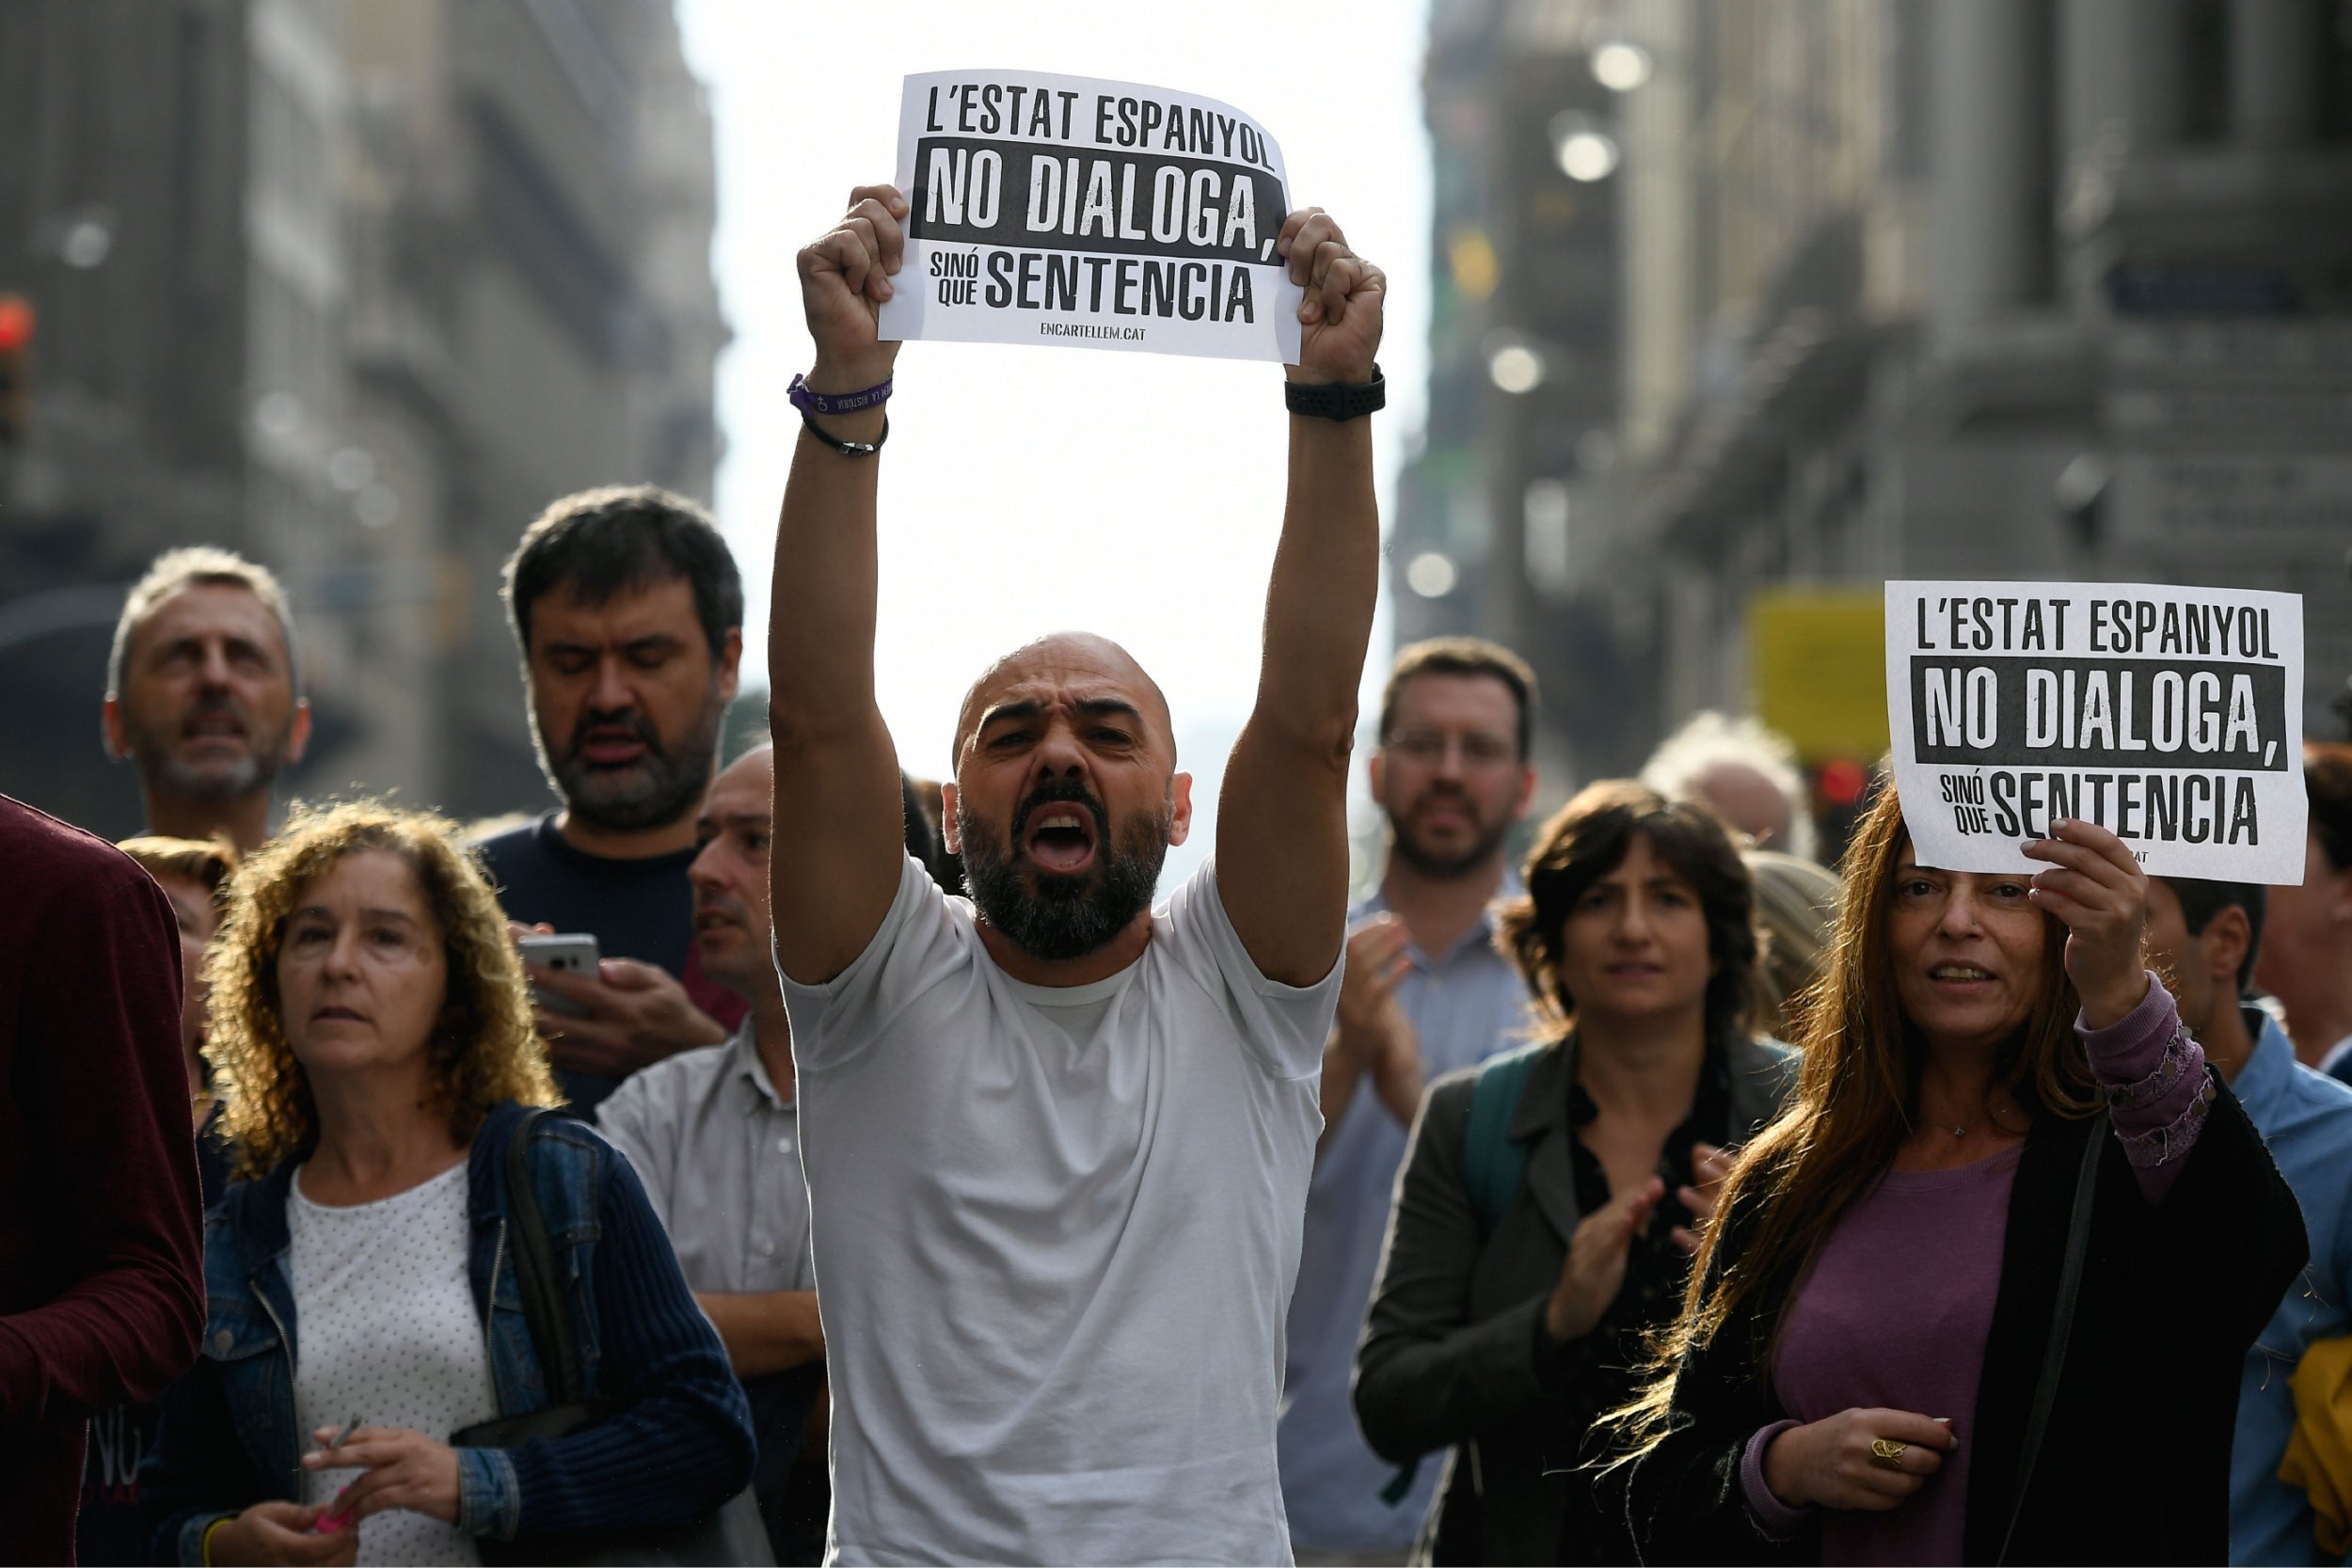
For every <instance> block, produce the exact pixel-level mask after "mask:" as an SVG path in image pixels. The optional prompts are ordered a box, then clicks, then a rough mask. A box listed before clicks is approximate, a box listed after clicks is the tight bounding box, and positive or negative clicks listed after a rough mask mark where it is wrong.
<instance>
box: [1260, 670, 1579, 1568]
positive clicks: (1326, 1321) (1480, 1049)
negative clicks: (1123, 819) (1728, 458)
mask: <svg viewBox="0 0 2352 1568" xmlns="http://www.w3.org/2000/svg"><path fill="white" fill-rule="evenodd" d="M1534 685H1535V678H1534V673H1532V672H1531V671H1530V670H1529V669H1528V667H1527V665H1526V664H1525V663H1524V662H1523V661H1522V660H1521V659H1519V658H1518V656H1517V655H1515V654H1513V653H1511V652H1510V651H1509V650H1508V649H1505V648H1502V647H1498V646H1497V645H1495V644H1494V643H1492V642H1486V641H1480V640H1478V639H1476V638H1441V639H1438V640H1437V641H1428V642H1419V643H1415V644H1414V645H1413V646H1411V647H1409V648H1406V649H1405V650H1404V651H1403V652H1402V653H1400V654H1399V655H1398V656H1397V659H1396V664H1395V666H1394V668H1393V669H1392V670H1391V672H1390V674H1389V683H1388V688H1387V689H1386V691H1385V692H1384V693H1383V695H1382V698H1381V704H1380V738H1379V745H1378V747H1377V749H1376V750H1375V751H1374V752H1373V754H1372V762H1371V768H1372V796H1373V799H1374V800H1375V801H1377V802H1378V803H1379V805H1380V807H1381V809H1382V810H1383V811H1384V812H1386V813H1387V814H1388V818H1389V859H1388V865H1387V867H1386V869H1385V872H1384V874H1383V875H1382V877H1381V879H1380V886H1379V888H1378V889H1377V890H1376V891H1375V893H1374V894H1373V895H1371V896H1370V897H1368V898H1366V899H1365V900H1364V901H1363V903H1362V904H1360V905H1359V906H1358V907H1357V908H1356V909H1355V910H1353V911H1350V913H1349V917H1348V939H1347V972H1346V975H1345V977H1344V979H1343V981H1342V984H1341V990H1340V1004H1339V1016H1338V1021H1337V1023H1336V1026H1335V1027H1334V1028H1333V1030H1332V1033H1331V1041H1330V1044H1329V1046H1328V1048H1327V1050H1326V1051H1325V1053H1324V1058H1323V1120H1324V1133H1323V1141H1322V1143H1321V1144H1320V1145H1319V1146H1318V1147H1317V1148H1316V1151H1315V1174H1314V1180H1313V1182H1312V1184H1311V1186H1310V1187H1309V1188H1308V1193H1307V1223H1306V1241H1305V1245H1304V1248H1303V1251H1302V1253H1301V1256H1300V1259H1299V1270H1298V1290H1297V1293H1296V1294H1295V1295H1294V1296H1293V1297H1292V1300H1291V1312H1290V1363H1289V1372H1288V1377H1287V1381H1286V1383H1285V1385H1284V1388H1283V1411H1282V1420H1281V1426H1280V1429H1279V1448H1280V1455H1281V1465H1282V1497H1283V1506H1284V1508H1285V1509H1286V1510H1287V1512H1288V1513H1289V1515H1290V1526H1291V1543H1292V1549H1293V1551H1294V1552H1295V1555H1296V1557H1297V1560H1298V1561H1299V1562H1301V1563H1302V1564H1306V1563H1368V1562H1403V1561H1404V1560H1406V1555H1407V1554H1408V1553H1409V1552H1410V1551H1411V1549H1412V1546H1413V1540H1414V1536H1415V1535H1416V1533H1417V1532H1418V1531H1419V1529H1420V1528H1421V1522H1422V1515H1424V1514H1425V1513H1428V1511H1429V1498H1430V1494H1431V1493H1432V1492H1433V1491H1434V1490H1435V1488H1436V1485H1437V1481H1438V1469H1439V1468H1440V1466H1438V1465H1422V1466H1421V1467H1420V1470H1419V1472H1418V1473H1417V1474H1416V1475H1414V1476H1413V1477H1412V1478H1411V1481H1409V1482H1408V1483H1407V1484H1406V1485H1405V1486H1404V1487H1403V1489H1402V1490H1401V1491H1399V1490H1398V1489H1397V1488H1396V1487H1395V1486H1393V1485H1392V1484H1391V1482H1392V1481H1394V1480H1395V1478H1396V1468H1395V1466H1393V1465H1389V1464H1387V1463H1386V1462H1384V1461H1383V1460H1381V1459H1380V1458H1379V1456H1377V1455H1376V1454H1375V1453H1374V1452H1373V1451H1372V1449H1370V1448H1369V1447H1367V1446H1366V1445H1365V1442H1364V1440H1363V1437H1362V1434H1361V1433H1359V1432H1358V1431H1357V1429H1356V1421H1355V1417H1354V1416H1353V1415H1352V1414H1351V1413H1350V1410H1349V1406H1348V1399H1347V1384H1348V1373H1349V1368H1350V1366H1351V1364H1352V1363H1353V1361H1354V1358H1355V1353H1356V1339H1357V1336H1358V1333H1359V1331H1360V1330H1361V1328H1362V1326H1363V1321H1364V1307H1365V1305H1366V1303H1367V1302H1369V1301H1370V1300H1371V1297H1372V1286H1373V1280H1374V1277H1375V1275H1376V1274H1377V1272H1378V1269H1379V1264H1380V1244H1381V1239H1382V1237H1383V1236H1384V1234H1385V1233H1386V1231H1387V1228H1388V1217H1389V1194H1390V1189H1391V1186H1392V1185H1393V1184H1394V1182H1395V1180H1396V1170H1397V1165H1398V1164H1399V1163H1400V1162H1401V1161H1402V1160H1403V1159H1404V1155H1405V1134H1406V1128H1408V1127H1410V1126H1411V1125H1412V1120H1413V1116H1414V1113H1415V1112H1416V1111H1417V1110H1418V1109H1419V1108H1420V1105H1421V1095H1422V1085H1423V1084H1424V1083H1425V1082H1426V1081H1427V1080H1429V1079H1432V1078H1435V1077H1437V1076H1438V1074H1440V1073H1443V1072H1449V1071H1451V1070H1453V1069H1455V1068H1461V1067H1469V1066H1471V1065H1473V1064H1475V1063H1477V1062H1480V1061H1483V1060H1485V1059H1486V1057H1487V1056H1489V1055H1491V1054H1493V1053H1495V1052H1497V1051H1501V1050H1505V1049H1508V1048H1509V1047H1511V1046H1513V1045H1517V1044H1518V1043H1520V1042H1521V1040H1520V1033H1519V1031H1520V1029H1521V1026H1522V1024H1523V1023H1524V1022H1525V1015H1526V1006H1527V990H1526V987H1525V985H1524V984H1523V983H1522V982H1521V981H1520V979H1519V975H1518V971H1517V970H1516V969H1514V968H1513V967H1512V966H1511V965H1510V964H1509V963H1508V962H1506V961H1505V960H1504V959H1503V958H1502V956H1501V955H1500V954H1498V953H1497V952H1496V951H1495V949H1494V944H1493V940H1492V939H1493V935H1494V931H1493V926H1492V924H1491V922H1490V920H1489V918H1488V913H1487V911H1488V909H1489V907H1490V906H1491V905H1492V904H1493V903H1494V902H1495V901H1496V900H1497V899H1498V898H1499V897H1503V896H1508V895H1512V894H1515V893H1517V892H1518V879H1517V878H1515V877H1513V876H1512V875H1511V874H1510V871H1509V868H1508V867H1507V866H1506V865H1505V863H1504V859H1503V840H1504V838H1505V836H1506V835H1507V834H1508V833H1509V832H1510V830H1511V825H1512V824H1513V823H1514V822H1517V821H1518V819H1519V818H1520V817H1521V816H1525V815H1526V812H1527V807H1528V802H1529V800H1530V799H1531V798H1532V797H1533V795H1534V789H1535V769H1534V766H1533V765H1532V764H1531V763H1530V762H1529V761H1528V755H1527V747H1528V720H1529V708H1530V706H1531V705H1532V704H1533V702H1534Z"/></svg>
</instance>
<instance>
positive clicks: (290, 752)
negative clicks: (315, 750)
mask: <svg viewBox="0 0 2352 1568" xmlns="http://www.w3.org/2000/svg"><path fill="white" fill-rule="evenodd" d="M309 750H310V698H308V697H296V698H295V699H294V722H293V723H292V724H290V725H288V726H287V727H286V761H287V763H288V764H289V765H292V764H294V763H297V762H300V761H301V760H302V753H303V752H307V751H309Z"/></svg>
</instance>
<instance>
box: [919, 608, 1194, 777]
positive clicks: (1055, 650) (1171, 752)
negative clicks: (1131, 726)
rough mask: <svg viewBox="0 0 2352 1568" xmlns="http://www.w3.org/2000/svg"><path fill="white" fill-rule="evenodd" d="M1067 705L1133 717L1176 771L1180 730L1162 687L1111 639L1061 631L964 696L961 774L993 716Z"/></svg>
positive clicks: (997, 666)
mask: <svg viewBox="0 0 2352 1568" xmlns="http://www.w3.org/2000/svg"><path fill="white" fill-rule="evenodd" d="M1063 702H1067V703H1072V704H1075V705H1082V706H1086V707H1094V706H1097V705H1107V706H1123V707H1126V708H1128V709H1130V710H1132V711H1133V712H1135V713H1136V715H1137V717H1138V720H1139V721H1140V722H1141V723H1142V725H1143V726H1144V728H1145V730H1146V731H1147V732H1148V733H1149V734H1150V736H1152V739H1153V740H1155V741H1156V742H1157V743H1158V744H1159V745H1160V746H1161V747H1162V748H1163V749H1164V750H1165V751H1166V752H1167V754H1168V766H1169V767H1171V768H1172V767H1174V766H1175V761H1176V730H1175V722H1174V720H1173V719H1172V718H1171V716H1170V715H1169V713H1168V698H1167V696H1166V695H1165V694H1164V693H1163V692H1162V691H1161V690H1160V686H1159V682H1157V681H1155V680H1153V679H1152V677H1151V676H1150V675H1149V674H1147V673H1144V668H1143V666H1142V665H1140V664H1138V663H1136V657H1135V656H1134V655H1133V654H1130V653H1129V652H1128V651H1127V650H1126V649H1124V648H1122V647H1120V645H1119V644H1118V643H1116V642H1114V641H1111V640H1110V639H1109V638H1107V637H1098V636H1096V635H1095V634H1094V633H1092V632H1090V631H1057V632H1050V633H1048V634H1047V635H1045V636H1043V637H1041V638H1039V639H1038V640H1037V641H1034V642H1029V643H1025V644H1024V645H1023V646H1021V647H1018V648H1015V649H1014V650H1013V651H1012V652H1010V653H1009V654H1007V655H1005V656H1004V657H1002V658H999V659H998V660H996V662H995V663H993V664H992V665H990V666H989V667H988V668H987V669H986V670H984V671H982V672H981V673H980V678H979V679H978V680H976V681H974V682H973V683H972V687H971V689H969V690H968V691H966V692H965V693H964V694H963V706H962V708H961V710H960V711H959V712H958V714H957V715H956V749H955V761H956V768H957V770H958V771H959V772H961V769H962V767H963V760H964V756H965V754H966V752H968V751H969V750H970V748H971V746H972V743H973V740H974V739H975V738H976V737H977V736H978V734H979V731H980V727H981V726H982V725H983V724H985V723H986V722H987V721H989V719H990V717H991V716H992V715H995V714H1001V713H1005V712H1008V711H1009V710H1014V709H1022V710H1025V709H1027V707H1028V705H1032V704H1035V705H1053V704H1057V703H1063Z"/></svg>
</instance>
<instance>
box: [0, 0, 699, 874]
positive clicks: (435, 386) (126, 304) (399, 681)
mask: <svg viewBox="0 0 2352 1568" xmlns="http://www.w3.org/2000/svg"><path fill="white" fill-rule="evenodd" d="M0 62H5V63H4V64H0V72H6V73H7V75H6V77H5V78H0V80H5V81H6V85H7V87H8V90H7V91H6V93H5V94H4V95H0V145H6V146H8V147H9V148H10V149H11V151H10V152H9V153H8V155H6V156H5V157H0V235H8V234H17V235H22V236H24V238H25V243H24V245H15V244H13V243H0V292H14V293H23V294H24V295H26V296H27V297H28V298H29V299H30V300H31V301H32V302H33V303H34V305H35V306H36V308H37V309H38V310H39V312H40V325H39V335H38V340H37V353H38V356H39V358H38V364H37V371H36V373H37V377H38V380H37V384H36V388H35V395H34V404H35V406H34V419H33V421H32V426H31V429H30V431H29V433H28V436H27V437H26V439H25V440H24V442H23V443H22V444H21V445H19V446H18V447H17V448H16V449H14V450H12V451H0V483H5V485H6V486H7V489H6V495H5V504H6V507H7V516H8V526H7V527H6V529H5V530H0V713H5V714H6V715H7V717H5V718H0V728H5V732H6V737H7V738H6V743H5V744H4V745H0V789H6V790H8V792H9V793H12V794H18V795H21V796H23V797H24V798H25V799H27V800H32V801H33V802H34V803H36V804H39V805H43V806H45V807H47V808H49V809H51V810H53V811H56V812H58V813H59V814H61V815H65V816H71V817H73V818H74V819H76V820H80V821H84V822H86V823H87V824H89V825H90V826H92V827H94V828H96V829H98V830H99V831H102V832H127V831H129V830H130V829H131V828H133V827H135V824H136V814H137V805H136V796H135V787H134V781H133V780H132V779H131V778H130V776H129V773H128V771H127V770H126V769H121V768H112V767H111V766H110V765H108V764H107V763H106V762H105V761H104V759H103V756H102V755H101V754H100V752H99V751H98V747H97V742H96V739H95V735H96V724H95V716H96V705H97V699H98V697H99V695H100V691H101V688H102V687H103V673H104V652H105V643H106V639H107V636H108V633H109V632H110V630H111V626H112V623H113V619H114V615H115V610H116V609H117V607H119V603H120V597H121V590H122V588H123V586H124V585H125V584H126V583H127V582H128V580H129V579H130V578H133V577H135V575H136V573H137V572H138V570H139V568H140V566H141V565H142V564H143V563H144V562H146V561H147V560H148V559H149V558H151V556H152V555H153V554H154V553H155V552H156V551H158V550H160V549H162V548H165V547H167V546H170V545H174V544H184V543H194V542H199V541H202V542H213V543H219V544H224V545H228V546H231V547H233V548H237V549H240V550H243V551H245V552H246V553H247V554H249V555H251V556H253V557H254V558H255V559H257V560H261V561H263V562H266V563H268V564H269V565H271V566H272V567H273V568H274V569H276V570H277V571H278V572H279V573H280V574H281V575H282V576H283V577H284V578H286V579H287V582H288V584H289V588H290V590H291V592H292V593H293V594H294V599H295V604H296V612H297V615H298V618H299V620H300V631H301V637H302V641H303V654H304V659H305V665H306V674H307V676H308V679H309V683H310V695H311V698H312V701H313V703H314V705H316V708H317V710H318V734H317V738H316V741H315V742H314V744H313V747H312V751H311V755H310V759H309V760H308V762H306V764H305V766H304V767H303V768H302V769H301V770H300V773H299V775H298V777H297V778H296V779H295V780H294V781H293V784H294V788H296V789H298V790H300V791H304V792H308V793H313V794H326V793H334V792H339V791H344V790H350V789H353V788H367V789H371V790H375V791H385V790H392V791H397V793H398V795H399V798H401V799H402V800H408V801H412V802H418V803H430V804H434V805H437V806H439V807H441V808H442V809H445V810H448V811H451V812H453V813H456V814H458V815H461V816H476V815H487V814H491V813H495V812H501V811H505V810H510V809H515V808H518V807H523V806H527V805H531V804H532V803H533V802H535V801H538V800H543V799H544V798H545V784H544V782H543V781H542V780H541V779H540V777H539V773H538V769H537V768H536V765H535V764H534V762H533V760H532V750H531V744H530V738H529V734H528V730H527V727H526V722H525V718H524V713H523V704H522V696H521V691H520V689H519V686H518V684H517V681H516V658H515V654H514V649H513V644H512V640H511V638H510V636H509V634H508V632H507V630H506V627H505V625H504V621H503V616H502V613H501V608H500V605H499V602H498V597H497V586H498V568H499V564H500V562H501V561H502V560H503V558H504V556H505V554H506V553H507V551H508V550H510V549H511V548H512V547H513V545H514V542H515V539H516V535H517V534H519V532H520V531H521V530H522V527H523V525H524V524H525V523H527V522H528V521H529V520H530V519H531V517H532V515H534V514H535V513H536V512H537V511H538V509H539V508H540V506H542V505H543V504H544V503H545V502H546V501H547V500H548V499H549V498H551V497H553V496H555V495H558V494H561V493H563V492H564V491H567V490H572V489H576V488H579V487H580V486H582V485H586V484H593V483H608V482H617V481H635V480H652V481H655V482H658V483H664V484H668V485H671V486H673V487H674V488H676V489H679V490H681V491H683V492H685V493H686V494H689V495H691V496H695V497H698V498H700V499H705V500H707V499H708V497H709V494H710V485H711V478H712V472H713V468H714V467H715V465H716V462H717V459H718V455H719V436H718V431H717V426H716V421H715V419H714V417H713V412H712V395H713V394H712V370H713V365H714V362H715V359H716V356H717V354H718V351H719V349H720V348H721V347H722V346H723V343H724V341H725V339H726V327H725V324H724V321H723V317H722V316H721V313H720V310H719V306H718V298H717V291H716V287H715V285H714V283H713V281H712V279H711V276H710V268H709V242H710V233H711V228H712V223H713V220H714V214H715V207H714V170H713V164H712V143H711V128H710V117H709V111H708V108H707V103H705V101H704V97H703V93H702V89H701V87H700V85H699V84H698V83H697V82H696V81H695V80H694V79H693V77H692V76H691V73H690V72H689V71H688V70H687V68H686V65H685V62H684V59H683V56H682V55H681V54H680V51H679V44H678V37H677V29H676V25H675V20H674V18H673V16H672V14H671V12H670V9H669V8H668V7H667V6H663V5H644V4H636V3H631V0H587V3H582V4H559V3H555V0H464V3H460V0H175V3H173V4H169V5H155V4H148V3H144V0H30V3H28V4H25V5H22V6H17V7H11V8H8V9H7V10H6V11H5V12H0ZM93 235H97V236H102V237H101V238H93V237H92V236H93ZM77 247H78V248H77Z"/></svg>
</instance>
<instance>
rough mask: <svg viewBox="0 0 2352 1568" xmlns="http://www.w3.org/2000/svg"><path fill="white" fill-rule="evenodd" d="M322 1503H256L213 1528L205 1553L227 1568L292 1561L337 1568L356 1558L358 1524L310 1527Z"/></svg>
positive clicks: (353, 1561) (317, 1517) (321, 1510)
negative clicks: (327, 1528)
mask: <svg viewBox="0 0 2352 1568" xmlns="http://www.w3.org/2000/svg"><path fill="white" fill-rule="evenodd" d="M324 1513H326V1507H325V1505H322V1504H315V1503H313V1504H310V1505H308V1506H306V1505H304V1504H301V1503H289V1502H266V1503H255V1504H254V1505H253V1506H252V1507H251V1508H248V1509H246V1511H245V1512H244V1513H240V1514H238V1515H237V1516H236V1517H235V1518H233V1519H231V1520H230V1521H229V1522H228V1523H227V1524H225V1525H223V1526H221V1527H220V1528H218V1529H215V1530H214V1531H213V1532H212V1541H211V1542H210V1544H209V1547H210V1549H209V1550H208V1551H207V1553H206V1556H207V1557H209V1558H210V1559H211V1560H213V1561H215V1562H217V1563H220V1564H222V1565H223V1568H227V1565H228V1564H230V1563H246V1562H271V1563H278V1562H294V1563H303V1564H309V1565H317V1564H326V1565H334V1568H341V1565H342V1564H348V1563H356V1562H358V1560H359V1528H358V1526H357V1525H351V1526H346V1527H345V1528H342V1529H339V1530H331V1531H327V1532H326V1533H321V1532H319V1531H317V1530H315V1529H313V1528H312V1527H313V1526H315V1525H316V1524H317V1523H318V1522H319V1516H320V1515H321V1514H324Z"/></svg>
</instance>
